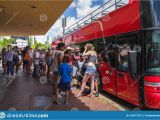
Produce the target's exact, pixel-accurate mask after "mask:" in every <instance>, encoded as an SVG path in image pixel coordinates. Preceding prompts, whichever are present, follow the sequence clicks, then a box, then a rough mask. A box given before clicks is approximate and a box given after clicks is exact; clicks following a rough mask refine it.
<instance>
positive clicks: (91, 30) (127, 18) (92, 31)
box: [65, 1, 140, 44]
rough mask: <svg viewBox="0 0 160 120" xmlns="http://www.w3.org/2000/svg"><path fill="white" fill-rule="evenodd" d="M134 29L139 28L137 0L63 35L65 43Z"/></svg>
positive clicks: (78, 41)
mask: <svg viewBox="0 0 160 120" xmlns="http://www.w3.org/2000/svg"><path fill="white" fill-rule="evenodd" d="M136 30H140V13H139V1H134V2H133V3H131V4H128V5H126V6H124V7H122V8H120V9H118V10H116V11H113V12H111V13H109V14H108V15H105V16H103V17H101V18H100V19H98V20H97V21H94V22H93V23H91V24H89V25H87V26H85V27H83V28H81V29H80V30H77V31H75V32H74V33H71V34H69V35H67V36H65V40H66V42H67V44H69V42H71V43H72V42H73V41H74V43H75V44H77V43H80V42H84V41H88V40H93V39H97V38H102V37H104V36H113V35H116V34H122V33H128V32H131V31H136ZM71 36H72V37H71ZM71 38H72V40H71ZM67 39H68V40H67Z"/></svg>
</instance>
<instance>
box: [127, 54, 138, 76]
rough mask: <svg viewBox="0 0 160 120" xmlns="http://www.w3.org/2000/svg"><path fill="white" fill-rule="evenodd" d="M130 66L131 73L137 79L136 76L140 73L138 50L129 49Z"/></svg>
mask: <svg viewBox="0 0 160 120" xmlns="http://www.w3.org/2000/svg"><path fill="white" fill-rule="evenodd" d="M128 56H129V57H128V67H129V71H130V74H131V76H132V78H133V79H136V76H137V74H138V70H137V52H136V51H129V53H128Z"/></svg>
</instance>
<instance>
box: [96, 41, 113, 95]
mask: <svg viewBox="0 0 160 120" xmlns="http://www.w3.org/2000/svg"><path fill="white" fill-rule="evenodd" d="M107 40H108V38H107ZM112 40H113V39H112ZM101 56H102V58H103V62H100V64H99V70H100V72H101V77H102V83H103V90H104V91H106V92H109V93H111V94H113V95H116V48H115V42H114V40H113V41H109V42H108V41H107V45H106V48H105V50H104V51H103V52H102V54H101Z"/></svg>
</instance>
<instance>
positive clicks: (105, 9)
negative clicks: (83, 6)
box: [53, 0, 126, 41]
mask: <svg viewBox="0 0 160 120" xmlns="http://www.w3.org/2000/svg"><path fill="white" fill-rule="evenodd" d="M122 1H123V0H114V3H112V2H113V0H109V1H108V2H106V3H104V4H103V5H102V6H100V7H98V8H97V9H95V10H94V11H92V12H91V13H89V14H88V15H86V16H85V17H83V18H82V19H80V20H78V21H77V22H76V23H74V24H73V25H71V26H69V27H67V28H66V30H65V35H67V34H70V33H72V32H75V31H77V30H79V29H81V28H83V27H85V26H87V25H88V24H90V23H92V22H94V21H96V20H98V19H99V18H101V17H102V16H105V15H107V14H108V13H110V12H112V11H114V10H117V9H119V8H121V7H123V6H125V5H126V3H124V2H122ZM110 3H112V4H110ZM107 5H108V6H107ZM61 37H63V32H61V33H59V34H58V35H56V36H54V40H56V39H59V38H61ZM54 40H53V41H54Z"/></svg>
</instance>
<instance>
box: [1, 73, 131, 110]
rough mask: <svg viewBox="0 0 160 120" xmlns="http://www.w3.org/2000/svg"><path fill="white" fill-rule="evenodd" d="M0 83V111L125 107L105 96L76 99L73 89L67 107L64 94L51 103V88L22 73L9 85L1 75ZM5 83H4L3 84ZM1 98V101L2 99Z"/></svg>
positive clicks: (124, 108) (75, 92)
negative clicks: (57, 100) (58, 100)
mask: <svg viewBox="0 0 160 120" xmlns="http://www.w3.org/2000/svg"><path fill="white" fill-rule="evenodd" d="M0 76H1V79H0V80H1V82H0V95H1V96H0V97H1V101H0V110H12V109H13V110H15V109H16V110H126V109H128V108H127V107H125V106H123V105H122V106H121V105H119V103H117V102H116V101H114V100H112V99H110V98H108V97H107V96H103V95H102V94H101V95H100V97H97V98H96V97H92V98H89V97H86V96H82V97H81V98H76V97H75V96H76V94H77V93H78V90H77V89H76V88H74V89H73V90H72V92H71V96H70V100H69V104H68V105H64V104H63V99H62V98H63V97H64V94H61V95H60V96H59V99H60V104H59V105H55V104H53V103H52V99H53V97H54V96H53V95H52V93H53V92H52V86H51V85H50V84H49V83H45V84H41V83H40V81H39V80H36V79H33V78H32V76H31V74H25V73H23V72H22V71H20V72H19V74H18V75H16V79H15V80H14V81H12V83H9V84H10V85H8V87H7V83H8V81H7V80H6V78H5V77H4V76H3V75H2V74H1V75H0ZM5 81H6V82H5ZM2 97H3V99H2Z"/></svg>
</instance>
